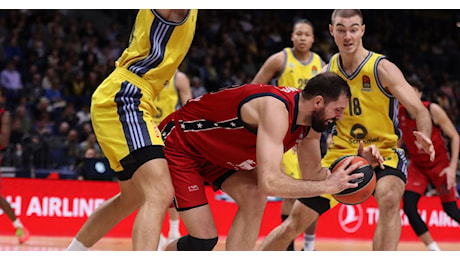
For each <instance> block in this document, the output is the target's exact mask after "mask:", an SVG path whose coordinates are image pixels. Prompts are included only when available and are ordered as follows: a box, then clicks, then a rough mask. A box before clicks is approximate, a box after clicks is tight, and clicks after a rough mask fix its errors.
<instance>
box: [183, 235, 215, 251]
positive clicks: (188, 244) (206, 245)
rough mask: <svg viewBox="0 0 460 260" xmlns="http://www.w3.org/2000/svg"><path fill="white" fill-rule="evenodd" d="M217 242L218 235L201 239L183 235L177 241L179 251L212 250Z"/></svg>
mask: <svg viewBox="0 0 460 260" xmlns="http://www.w3.org/2000/svg"><path fill="white" fill-rule="evenodd" d="M216 244H217V237H215V238H211V239H201V238H196V237H192V236H190V235H186V236H183V237H181V238H179V241H177V250H178V251H212V250H213V249H214V246H216Z"/></svg>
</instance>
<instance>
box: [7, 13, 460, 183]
mask: <svg viewBox="0 0 460 260" xmlns="http://www.w3.org/2000/svg"><path fill="white" fill-rule="evenodd" d="M362 11H363V15H364V22H365V24H366V33H365V36H364V46H366V47H367V48H369V49H371V50H374V51H376V52H380V53H382V54H385V55H386V56H387V57H388V58H389V59H390V60H391V61H392V62H394V63H395V64H396V65H398V66H399V67H400V68H401V70H402V71H403V73H404V74H405V76H406V77H407V78H415V79H418V80H420V81H421V82H422V83H423V84H424V86H425V90H424V92H425V93H424V94H425V96H424V99H425V100H429V101H433V102H436V103H438V104H440V105H441V106H442V107H443V108H444V109H445V110H446V112H447V113H448V115H449V116H450V118H451V119H452V121H453V122H454V124H455V125H456V127H457V130H458V131H460V114H459V109H458V103H459V102H460V74H459V73H458V66H457V65H456V62H457V61H458V60H459V59H460V46H459V44H458V43H459V42H460V28H458V27H457V24H458V23H459V22H457V21H460V11H459V10H412V9H410V10H408V9H407V10H381V9H378V10H362ZM331 13H332V10H324V9H315V10H288V9H283V10H270V9H267V10H249V9H248V10H244V9H243V10H228V9H219V10H210V9H205V10H200V11H199V14H198V22H197V30H196V34H195V38H194V42H193V44H192V47H191V49H190V51H189V53H188V55H187V57H186V59H185V61H184V62H183V64H182V65H181V67H180V69H181V70H182V71H183V72H185V73H186V74H187V75H188V77H189V78H190V81H191V85H192V90H194V91H196V93H199V94H196V95H201V94H202V93H204V92H210V91H215V90H218V89H220V88H224V87H229V86H232V85H241V84H244V83H249V82H250V81H251V79H252V78H253V77H254V76H255V74H256V72H257V71H258V69H259V68H260V66H261V65H262V64H263V62H264V61H265V60H266V59H267V58H268V57H269V56H270V55H271V54H273V53H275V52H277V51H280V50H281V49H282V48H284V47H288V46H292V43H291V40H290V37H291V32H292V27H293V23H294V21H295V20H297V19H300V18H302V19H305V18H306V19H308V20H310V21H311V22H312V23H313V26H314V29H315V39H316V41H315V43H314V45H313V48H312V50H313V51H315V52H317V53H318V54H319V55H320V56H321V57H322V58H323V59H324V60H325V61H326V63H327V61H328V60H329V58H330V56H331V55H332V54H333V53H335V52H336V51H337V49H336V47H335V44H334V42H333V40H332V37H331V36H330V35H329V31H328V25H329V22H330V15H331ZM136 14H137V10H116V9H110V10H75V9H72V10H0V86H1V87H4V88H6V90H7V103H6V108H7V109H8V110H10V111H11V113H12V136H11V140H10V145H9V146H8V147H6V148H5V149H4V150H3V160H2V166H10V167H16V168H21V169H30V168H42V169H66V170H69V171H70V172H76V169H77V168H78V166H79V164H80V163H81V161H82V159H83V158H85V157H96V158H102V157H103V154H102V151H101V149H100V147H99V145H98V143H97V140H96V139H95V136H94V133H93V130H92V127H91V117H90V114H89V107H90V103H91V94H92V93H93V91H94V90H95V89H96V88H97V86H98V85H99V84H100V83H101V82H102V81H103V80H104V79H105V77H106V76H107V75H108V74H109V73H110V72H111V71H112V69H113V68H114V62H115V60H116V59H117V58H118V56H119V55H120V54H121V52H122V51H123V49H124V48H125V47H126V46H127V44H128V40H129V34H130V31H131V26H132V24H133V22H134V20H135V17H136ZM200 89H201V90H200ZM76 175H77V173H75V178H76V177H77V176H76Z"/></svg>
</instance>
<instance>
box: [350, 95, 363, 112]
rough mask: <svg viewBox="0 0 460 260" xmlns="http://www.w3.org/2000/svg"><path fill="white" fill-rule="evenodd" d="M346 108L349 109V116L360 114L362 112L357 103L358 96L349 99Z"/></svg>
mask: <svg viewBox="0 0 460 260" xmlns="http://www.w3.org/2000/svg"><path fill="white" fill-rule="evenodd" d="M348 106H349V107H348V108H349V110H350V116H353V115H355V116H359V115H361V113H362V110H361V105H360V104H359V99H358V98H356V97H355V98H352V99H350V101H349V102H348Z"/></svg>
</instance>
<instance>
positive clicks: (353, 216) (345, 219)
mask: <svg viewBox="0 0 460 260" xmlns="http://www.w3.org/2000/svg"><path fill="white" fill-rule="evenodd" d="M338 218H339V225H340V227H341V228H342V229H343V231H345V232H347V233H354V232H356V231H357V230H358V229H359V228H360V227H361V225H362V224H363V219H364V217H363V207H361V205H359V204H358V205H344V204H341V205H340V208H339V215H338Z"/></svg>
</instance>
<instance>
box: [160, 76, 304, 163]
mask: <svg viewBox="0 0 460 260" xmlns="http://www.w3.org/2000/svg"><path fill="white" fill-rule="evenodd" d="M300 94H301V90H299V89H296V88H291V87H277V86H271V85H263V84H248V85H243V86H239V87H232V88H228V89H223V90H221V91H218V92H213V93H209V94H205V95H203V96H201V97H198V98H195V99H192V100H190V101H189V102H187V103H186V104H185V105H184V106H183V107H182V108H181V109H179V110H177V111H176V112H174V113H173V114H171V115H170V116H169V117H167V118H166V119H165V120H163V122H162V123H161V124H160V129H161V131H162V134H163V138H164V139H165V145H168V143H169V142H172V143H174V145H180V146H181V147H183V149H185V150H187V151H188V153H189V154H190V153H191V154H194V155H196V156H197V158H204V159H205V160H206V161H209V162H211V163H212V164H215V165H219V166H223V167H227V168H230V169H235V170H252V169H254V168H255V167H256V164H257V163H256V138H257V136H256V131H257V130H256V129H249V128H248V127H247V126H246V125H245V124H244V123H243V121H242V120H241V115H240V109H241V107H242V106H243V105H244V104H245V103H246V102H248V101H250V100H252V99H254V98H258V97H263V96H272V97H274V98H277V99H278V100H281V101H282V102H283V103H284V104H285V105H286V110H287V111H288V112H289V130H288V133H287V134H286V136H285V138H284V147H285V150H286V151H287V150H289V149H290V148H292V147H293V146H294V145H295V144H296V142H297V141H298V140H300V139H302V138H303V137H305V136H306V134H307V132H308V129H309V127H306V126H298V125H296V123H295V122H296V120H297V114H298V104H297V103H298V99H299V95H300ZM273 127H276V125H274V126H273ZM173 128H175V130H176V131H177V133H178V134H177V135H176V134H175V135H172V136H170V137H169V133H171V130H172V129H173ZM168 138H171V139H173V140H168ZM178 139H180V140H178Z"/></svg>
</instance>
